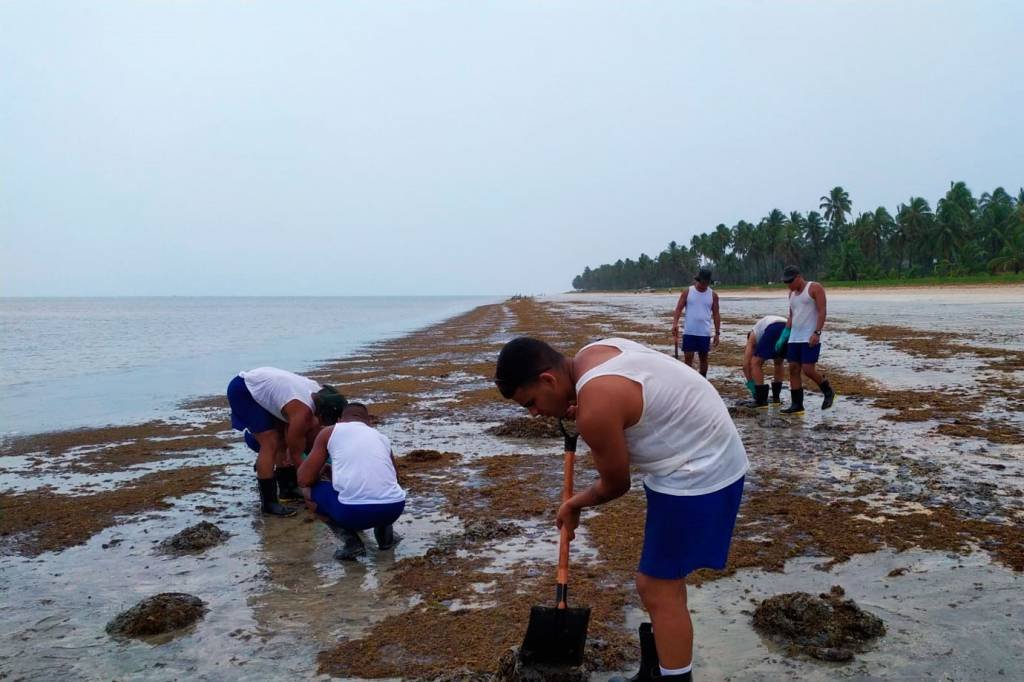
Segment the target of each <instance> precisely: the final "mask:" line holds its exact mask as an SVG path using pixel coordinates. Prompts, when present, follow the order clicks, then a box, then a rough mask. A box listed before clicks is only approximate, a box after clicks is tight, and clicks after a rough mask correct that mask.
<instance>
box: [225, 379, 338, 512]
mask: <svg viewBox="0 0 1024 682" xmlns="http://www.w3.org/2000/svg"><path fill="white" fill-rule="evenodd" d="M228 404H229V405H230V406H231V426H232V428H234V429H235V430H237V431H242V432H243V434H245V433H248V434H249V435H248V436H247V437H246V443H248V444H249V446H250V447H251V448H252V449H254V450H255V451H256V452H257V455H256V466H255V469H256V478H257V480H258V481H259V489H260V501H261V506H262V509H263V512H264V513H265V514H272V515H274V516H291V515H293V514H294V513H295V511H296V510H295V509H292V508H290V507H286V506H284V505H282V504H281V503H280V502H279V498H278V489H279V487H280V490H281V491H282V492H283V493H284V495H285V496H287V497H290V498H293V499H302V495H301V491H299V490H298V489H297V487H298V484H297V481H296V470H295V467H297V466H298V465H299V464H300V463H301V462H302V454H303V453H304V452H305V451H306V448H307V439H310V438H312V437H315V435H316V433H317V432H318V431H319V430H320V428H321V425H327V424H333V423H335V422H336V421H337V420H338V416H339V415H340V414H341V411H342V410H343V409H344V407H345V405H346V404H347V401H346V400H345V397H344V396H343V395H341V394H340V393H338V392H337V391H336V390H335V389H334V388H333V387H331V386H321V385H320V384H318V383H317V382H315V381H313V380H312V379H308V378H306V377H304V376H300V375H298V374H294V373H292V372H288V371H286V370H283V369H277V368H276V367H257V368H256V369H252V370H249V371H247V372H241V373H239V374H238V376H236V377H235V378H234V379H232V380H231V382H230V383H229V384H228ZM252 440H255V445H256V447H253V445H254V444H253V442H252Z"/></svg>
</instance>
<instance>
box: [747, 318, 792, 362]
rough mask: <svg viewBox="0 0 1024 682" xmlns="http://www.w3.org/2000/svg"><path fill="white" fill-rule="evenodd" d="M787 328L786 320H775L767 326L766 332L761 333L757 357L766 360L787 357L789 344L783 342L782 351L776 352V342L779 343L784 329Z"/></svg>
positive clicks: (756, 351) (756, 352)
mask: <svg viewBox="0 0 1024 682" xmlns="http://www.w3.org/2000/svg"><path fill="white" fill-rule="evenodd" d="M785 328H786V323H785V322H773V323H771V324H770V325H768V326H767V327H766V328H765V330H764V333H763V334H761V340H760V341H758V342H757V349H756V350H755V351H754V353H755V354H756V355H757V357H759V358H762V359H764V360H773V359H775V358H779V359H782V358H785V357H786V350H787V348H786V345H787V344H783V346H782V350H781V351H780V352H778V353H776V352H775V344H776V343H778V341H779V337H780V336H782V330H783V329H785Z"/></svg>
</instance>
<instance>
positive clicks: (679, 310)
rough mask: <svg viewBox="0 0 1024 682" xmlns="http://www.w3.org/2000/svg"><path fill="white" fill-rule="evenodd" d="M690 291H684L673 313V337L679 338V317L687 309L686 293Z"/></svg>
mask: <svg viewBox="0 0 1024 682" xmlns="http://www.w3.org/2000/svg"><path fill="white" fill-rule="evenodd" d="M688 291H689V289H683V291H682V292H681V293H680V294H679V300H678V301H676V310H675V312H674V313H672V335H673V336H679V316H680V315H682V314H683V308H685V307H686V292H688Z"/></svg>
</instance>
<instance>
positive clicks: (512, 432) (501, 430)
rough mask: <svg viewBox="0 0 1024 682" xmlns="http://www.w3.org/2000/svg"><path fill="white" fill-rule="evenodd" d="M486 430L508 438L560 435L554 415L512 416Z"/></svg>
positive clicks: (555, 436) (554, 436) (556, 436)
mask: <svg viewBox="0 0 1024 682" xmlns="http://www.w3.org/2000/svg"><path fill="white" fill-rule="evenodd" d="M487 432H488V433H493V434H494V435H495V436H508V437H510V438H558V437H560V436H561V435H562V432H561V431H559V429H558V420H557V419H555V418H554V417H512V418H511V419H506V420H505V421H504V422H502V423H501V424H498V425H497V426H492V427H490V428H489V429H487Z"/></svg>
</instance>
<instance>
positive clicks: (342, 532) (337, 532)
mask: <svg viewBox="0 0 1024 682" xmlns="http://www.w3.org/2000/svg"><path fill="white" fill-rule="evenodd" d="M327 527H328V528H330V529H331V532H332V533H334V536H335V537H336V538H338V539H339V540H341V542H342V546H341V547H340V548H339V549H337V550H336V551H335V552H334V558H335V559H337V560H338V561H355V560H356V559H358V558H359V557H361V556H363V555H364V554H366V546H365V545H363V539H362V538H361V537H359V533H357V532H356V531H354V530H348V529H347V528H342V527H341V526H338V525H335V524H333V523H328V524H327Z"/></svg>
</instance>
